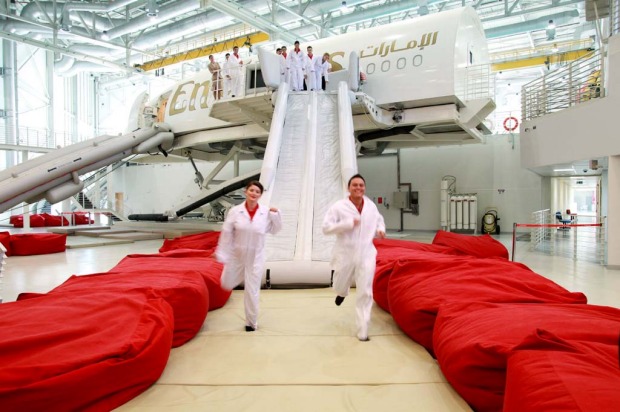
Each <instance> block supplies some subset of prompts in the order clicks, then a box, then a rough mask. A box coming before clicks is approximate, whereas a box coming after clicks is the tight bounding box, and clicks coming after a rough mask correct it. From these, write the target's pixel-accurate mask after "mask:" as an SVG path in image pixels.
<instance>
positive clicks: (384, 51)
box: [360, 32, 439, 59]
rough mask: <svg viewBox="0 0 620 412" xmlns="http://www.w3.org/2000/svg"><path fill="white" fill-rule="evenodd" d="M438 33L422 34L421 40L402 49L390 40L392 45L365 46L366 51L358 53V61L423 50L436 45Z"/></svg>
mask: <svg viewBox="0 0 620 412" xmlns="http://www.w3.org/2000/svg"><path fill="white" fill-rule="evenodd" d="M438 33H439V32H433V33H424V34H423V35H422V39H420V41H419V42H418V41H417V40H410V41H408V42H407V44H405V46H404V47H398V45H397V41H396V40H392V43H387V44H386V42H381V46H379V47H375V46H374V45H373V46H367V47H366V49H364V50H362V51H361V52H360V59H363V58H365V57H373V56H377V55H378V56H381V57H385V56H387V55H388V54H389V53H398V52H401V51H405V50H412V49H415V48H417V49H419V50H424V48H425V47H428V46H432V45H434V44H435V43H437V34H438Z"/></svg>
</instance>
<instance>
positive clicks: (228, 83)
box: [222, 53, 232, 99]
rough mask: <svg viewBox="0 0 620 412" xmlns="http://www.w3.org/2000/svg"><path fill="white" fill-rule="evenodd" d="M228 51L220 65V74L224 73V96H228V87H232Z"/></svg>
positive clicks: (226, 97)
mask: <svg viewBox="0 0 620 412" xmlns="http://www.w3.org/2000/svg"><path fill="white" fill-rule="evenodd" d="M230 72H231V67H230V53H226V60H225V61H224V64H223V65H222V74H223V75H224V76H223V77H224V98H225V99H228V98H229V97H230V88H231V87H232V77H231V76H230Z"/></svg>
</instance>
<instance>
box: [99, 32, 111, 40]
mask: <svg viewBox="0 0 620 412" xmlns="http://www.w3.org/2000/svg"><path fill="white" fill-rule="evenodd" d="M101 40H110V36H109V35H108V32H107V31H105V30H104V31H103V33H101Z"/></svg>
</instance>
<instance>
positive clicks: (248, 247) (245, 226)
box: [215, 181, 282, 332]
mask: <svg viewBox="0 0 620 412" xmlns="http://www.w3.org/2000/svg"><path fill="white" fill-rule="evenodd" d="M262 194H263V185H262V184H260V182H257V181H252V182H250V183H248V185H247V186H246V188H245V195H246V199H245V202H243V203H241V204H240V205H237V206H235V207H233V208H232V209H230V211H229V212H228V215H227V216H226V221H225V222H224V226H223V228H222V232H221V234H220V240H219V242H218V245H217V249H216V251H215V256H216V258H217V260H218V261H220V262H222V263H224V271H223V272H222V277H221V279H220V282H221V284H222V288H224V289H227V290H232V289H233V288H235V287H236V286H237V285H239V284H240V283H241V282H244V295H243V303H244V305H245V330H246V332H251V331H254V330H256V328H257V327H258V297H259V292H260V282H261V279H262V276H263V268H264V266H265V235H266V234H267V233H272V234H275V233H277V232H278V231H279V230H280V229H281V227H282V217H281V216H280V211H279V210H278V209H276V208H273V207H272V208H267V207H266V206H263V205H259V204H258V199H259V198H260V197H261V195H262Z"/></svg>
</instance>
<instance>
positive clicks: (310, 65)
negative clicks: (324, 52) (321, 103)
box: [306, 54, 321, 91]
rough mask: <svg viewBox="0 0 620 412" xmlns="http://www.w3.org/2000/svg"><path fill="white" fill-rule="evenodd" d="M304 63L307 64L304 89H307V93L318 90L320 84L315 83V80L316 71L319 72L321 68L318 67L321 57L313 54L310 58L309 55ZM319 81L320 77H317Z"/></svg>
mask: <svg viewBox="0 0 620 412" xmlns="http://www.w3.org/2000/svg"><path fill="white" fill-rule="evenodd" d="M306 62H307V66H306V73H307V74H308V77H307V78H306V88H307V89H308V91H310V90H320V89H321V82H320V81H319V82H318V83H317V81H316V79H317V70H319V71H320V70H321V66H320V62H321V57H320V56H317V55H316V54H313V55H312V57H310V55H307V56H306ZM319 79H320V75H319Z"/></svg>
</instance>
